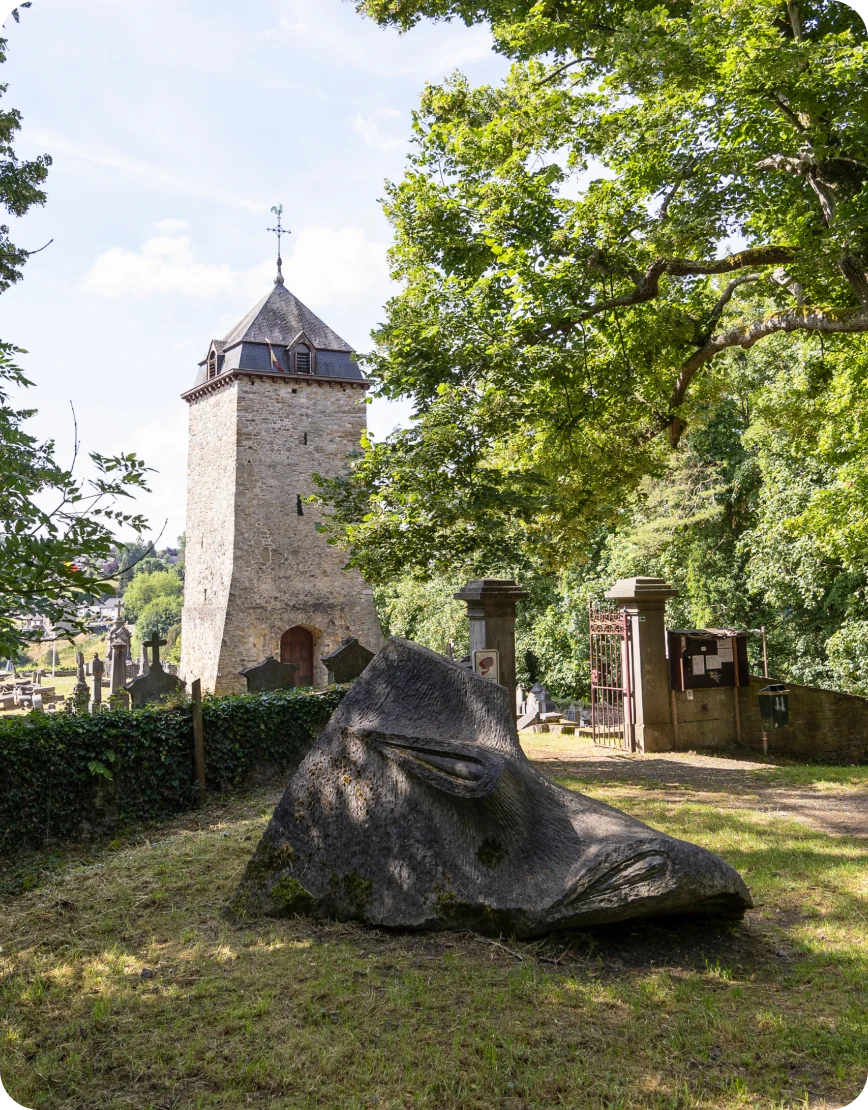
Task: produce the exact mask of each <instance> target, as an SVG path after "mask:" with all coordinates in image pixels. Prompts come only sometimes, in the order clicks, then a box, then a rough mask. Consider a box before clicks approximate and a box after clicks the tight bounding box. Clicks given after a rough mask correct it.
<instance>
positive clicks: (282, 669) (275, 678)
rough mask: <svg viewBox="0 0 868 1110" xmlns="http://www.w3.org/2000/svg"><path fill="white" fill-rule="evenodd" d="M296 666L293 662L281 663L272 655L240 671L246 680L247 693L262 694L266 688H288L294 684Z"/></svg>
mask: <svg viewBox="0 0 868 1110" xmlns="http://www.w3.org/2000/svg"><path fill="white" fill-rule="evenodd" d="M297 670H298V667H296V665H295V664H294V663H281V662H280V660H279V659H275V658H274V656H273V655H269V657H268V658H267V659H265V660H263V662H262V663H258V664H257V665H256V666H255V667H246V668H245V669H244V670H243V671H241V672H240V673H241V675H242V677H243V678H245V679H246V680H247V693H248V694H262V693H265V692H266V691H268V690H288V689H289V688H290V687H292V686H294V685H295V672H296V671H297Z"/></svg>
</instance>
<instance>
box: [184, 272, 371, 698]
mask: <svg viewBox="0 0 868 1110" xmlns="http://www.w3.org/2000/svg"><path fill="white" fill-rule="evenodd" d="M351 356H352V348H351V347H350V346H349V345H348V344H347V343H345V342H344V341H343V339H341V338H340V336H339V335H337V334H335V332H333V331H332V329H331V328H330V327H328V326H327V325H326V324H324V323H323V322H322V320H320V319H318V318H317V317H316V316H315V315H314V314H313V313H312V312H311V311H310V309H308V308H306V307H305V306H304V305H303V304H302V303H301V302H300V301H299V300H297V299H296V298H295V297H294V296H293V295H292V293H290V292H289V290H288V289H286V287H285V286H284V284H283V277H282V275H281V274H280V273H279V272H278V276H277V280H276V282H275V286H274V289H273V290H272V292H271V293H269V295H268V296H267V297H265V299H264V300H262V301H260V303H259V304H258V305H256V307H255V308H254V309H252V310H251V312H249V313H248V315H247V316H245V318H244V319H243V320H242V321H241V323H240V324H238V326H237V327H235V328H233V329H232V331H231V332H230V333H229V335H227V336H226V338H225V339H223V340H216V339H215V340H213V341H212V343H211V346H210V348H209V350H208V355H207V357H206V358H205V360H204V362H202V363H201V364H200V370H199V375H198V377H197V378H196V383H195V385H194V386H193V388H192V389H190V390H188V391H187V392H186V393H184V394H183V398H184V400H185V401H186V402H187V403H188V405H189V406H190V432H189V435H190V438H189V455H188V468H187V550H186V586H185V598H184V613H183V641H182V658H181V674H182V675H183V677H184V678H185V679H186V681H187V682H188V683H189V682H191V681H192V680H193V679H195V678H201V680H202V689H203V691H207V692H213V693H217V694H228V693H239V692H243V691H244V690H246V684H245V681H244V679H243V678H242V677H241V676H240V675H239V673H238V672H239V671H241V670H242V669H244V668H245V667H250V666H254V665H255V664H257V663H261V662H262V660H263V659H265V658H266V657H267V656H269V655H273V656H275V657H276V658H278V659H282V660H283V661H284V662H286V663H295V664H296V665H297V666H298V668H299V669H298V671H297V672H296V680H297V683H298V685H309V684H310V683H313V684H315V685H323V684H325V682H326V681H327V674H326V670H325V668H324V667H323V666H322V664H321V663H320V657H321V656H323V655H327V654H328V653H329V652H331V651H333V650H334V649H335V648H337V647H339V646H340V643H341V640H342V639H343V638H344V637H346V636H356V637H357V638H358V639H359V640H360V641H361V643H363V644H364V645H365V646H366V647H368V648H370V649H371V650H372V651H377V650H378V649H379V648H380V646H381V644H382V636H381V632H380V625H379V622H378V620H377V614H376V612H375V611H374V604H373V599H372V596H371V591H370V590H369V589H368V588H367V587H366V585H365V583H364V581H363V580H362V577H361V575H360V574H359V573H358V571H355V570H344V569H343V568H344V564H345V563H346V559H347V553H346V551H342V550H340V549H339V548H336V547H330V546H329V545H328V544H327V543H326V542H325V539H324V538H323V537H322V536H321V535H320V534H319V533H318V532H317V531H316V528H315V525H316V522H317V519H318V516H319V513H318V510H317V509H316V508H315V507H314V506H312V505H307V504H305V503H304V499H305V498H306V497H307V496H308V495H309V494H311V493H313V492H314V490H315V485H314V482H313V479H312V478H311V474H312V473H319V474H323V475H325V476H328V477H331V476H334V475H336V474H338V473H339V472H340V471H341V469H342V468H343V466H344V465H345V458H346V456H347V454H348V453H349V452H350V451H352V450H353V449H355V448H357V447H358V445H359V438H360V436H361V434H362V432H363V431H364V428H365V418H366V406H365V405H364V403H363V402H364V399H365V391H366V390H367V389H368V383H367V382H366V381H365V379H364V377H363V375H362V372H361V370H360V369H359V367H358V366H357V364H356V363H355V362H354V361H353V359H352V357H351Z"/></svg>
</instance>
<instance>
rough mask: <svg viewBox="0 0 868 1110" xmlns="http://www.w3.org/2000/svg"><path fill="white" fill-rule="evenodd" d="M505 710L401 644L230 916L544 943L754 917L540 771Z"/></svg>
mask: <svg viewBox="0 0 868 1110" xmlns="http://www.w3.org/2000/svg"><path fill="white" fill-rule="evenodd" d="M511 702H512V691H507V690H505V689H504V688H503V687H502V686H498V685H495V683H493V682H488V681H486V680H485V679H483V678H480V677H478V676H477V675H474V674H472V673H469V672H467V671H466V670H465V669H464V668H462V667H460V666H458V665H457V664H455V663H453V662H451V661H450V660H448V659H446V658H445V657H443V656H440V655H437V654H436V653H434V652H432V651H429V650H428V649H427V648H423V647H420V646H419V645H418V644H413V643H409V642H408V641H406V640H397V639H392V640H390V641H389V642H388V643H387V644H386V646H385V647H384V648H383V650H382V651H381V652H380V653H379V655H378V656H377V658H376V659H375V660H374V661H373V662H372V663H371V664H370V665H369V666H368V668H367V670H366V671H365V673H364V674H363V675H362V676H361V678H359V679H358V681H357V682H356V684H355V685H354V687H353V689H352V690H351V691H350V693H349V694H348V695H347V697H346V699H345V700H344V702H343V703H342V705H341V707H340V708H339V709H338V710H337V711H336V712H335V714H334V715H333V717H332V719H331V721H330V722H329V724H328V727H327V728H326V730H325V732H324V733H323V734H322V736H321V737H320V739H319V740H318V741H317V742H316V743H315V745H314V746H313V747H312V748H311V750H310V751H309V752H308V753H307V755H306V756H305V757H304V759H303V760H302V762H301V764H300V765H299V767H298V768H297V770H296V772H295V774H294V775H293V777H292V779H291V781H290V783H289V786H288V787H287V790H286V793H285V794H284V796H283V799H282V800H281V802H280V803H279V805H278V806H277V809H276V810H275V813H274V816H273V817H272V820H271V822H270V824H269V826H268V828H267V830H266V832H265V834H264V836H263V838H262V840H261V842H260V844H259V846H258V848H257V850H256V852H255V854H254V856H253V858H252V860H251V861H250V863H249V865H248V867H247V871H246V872H245V875H244V878H243V879H242V882H241V884H240V886H239V888H238V890H237V891H236V893H235V896H234V898H233V901H232V904H231V906H230V911H231V912H234V913H236V914H239V915H245V914H257V913H265V914H271V915H277V916H280V915H286V914H294V913H306V914H313V915H316V916H326V915H328V916H333V917H337V918H340V919H356V920H360V921H364V922H367V923H368V924H370V925H376V926H388V927H399V928H411V929H464V928H473V929H477V930H480V931H484V932H495V933H496V932H501V931H504V932H515V933H516V934H517V935H519V936H534V935H538V934H541V933H545V932H548V931H550V930H553V929H560V928H566V927H571V926H577V925H589V924H599V923H604V922H610V921H618V920H622V919H626V918H636V917H643V916H649V915H660V914H674V913H699V914H706V913H723V914H738V913H740V912H741V911H743V910H744V908H745V907H747V906H750V905H751V904H752V903H751V898H750V894H749V893H748V890H747V888H746V886H745V885H744V883H743V882H742V880H741V878H740V876H739V875H738V873H737V872H736V871H734V870H733V868H731V867H730V866H729V865H728V864H727V863H725V862H724V861H723V860H721V859H719V858H718V857H717V856H715V855H713V854H712V853H710V852H708V851H705V850H704V849H702V848H699V847H697V846H696V845H693V844H688V843H686V842H685V841H680V840H675V839H673V838H672V837H669V836H666V835H665V834H663V833H660V832H657V831H656V830H654V829H651V828H649V827H648V826H647V825H644V824H642V822H640V821H637V820H635V819H634V818H632V817H628V816H627V815H626V814H623V813H621V812H619V811H618V810H616V809H612V808H611V807H610V806H607V805H605V804H603V803H602V802H598V801H594V800H592V799H590V798H586V797H583V796H582V795H579V794H575V793H573V792H572V791H568V790H565V789H562V788H561V787H559V786H556V785H555V784H554V783H552V782H551V781H549V779H547V778H545V777H544V776H543V775H541V774H539V772H537V771H536V770H535V769H534V768H533V767H532V766H531V764H530V763H529V761H528V760H527V758H526V757H525V755H524V753H523V752H522V751H521V748H520V747H519V744H518V739H517V735H516V731H515V724H514V721H513V716H512V704H511Z"/></svg>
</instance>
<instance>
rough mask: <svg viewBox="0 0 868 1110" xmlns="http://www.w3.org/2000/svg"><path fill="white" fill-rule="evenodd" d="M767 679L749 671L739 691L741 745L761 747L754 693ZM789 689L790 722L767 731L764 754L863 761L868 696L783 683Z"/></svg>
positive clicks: (867, 746)
mask: <svg viewBox="0 0 868 1110" xmlns="http://www.w3.org/2000/svg"><path fill="white" fill-rule="evenodd" d="M775 681H778V680H776V679H773V678H755V677H754V676H753V675H751V680H750V688H749V689H748V688H747V687H742V690H741V701H740V705H741V720H742V737H743V739H742V746H743V747H745V748H750V749H752V750H754V751H756V750H760V751H761V750H762V718H761V717H760V711H759V700H758V698H757V694H758V693H759V691H760V690H761V689H762V688H763V687H764V686H768V685H769V684H770V683H772V682H775ZM786 687H787V689H788V690H789V692H790V727H789V728H782V729H776V730H774V731H772V732H770V733H769V734H768V748H769V755H783V756H790V757H792V758H793V759H810V760H821V761H824V762H828V763H866V762H868V698H859V697H855V696H854V695H853V694H841V693H838V692H837V691H835V690H820V689H818V688H817V687H815V686H797V685H795V684H794V683H791V682H788V683H787V684H786Z"/></svg>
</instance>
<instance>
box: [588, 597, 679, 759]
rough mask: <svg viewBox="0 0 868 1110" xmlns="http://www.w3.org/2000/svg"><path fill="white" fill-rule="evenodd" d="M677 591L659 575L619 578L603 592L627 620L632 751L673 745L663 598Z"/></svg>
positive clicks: (660, 749)
mask: <svg viewBox="0 0 868 1110" xmlns="http://www.w3.org/2000/svg"><path fill="white" fill-rule="evenodd" d="M677 593H678V591H677V590H675V589H673V588H672V586H670V585H669V584H668V583H667V582H665V581H664V580H663V579H662V578H622V579H621V580H620V581H618V582H616V583H615V585H614V586H613V587H612V588H611V590H609V592H608V593H607V594H606V597H608V598H611V599H612V600H613V601H615V602H617V604H618V606H619V607H620V608H621V609H624V610H625V611H626V613H627V616H628V617H629V620H630V626H631V637H632V639H631V650H632V663H633V691H634V692H633V699H634V704H635V717H636V750H637V751H640V752H668V751H671V750H672V748H673V745H674V737H673V730H672V698H671V696H670V690H669V662H668V660H667V658H666V623H665V617H664V610H665V607H666V601H667V599H668V598H670V597H675V596H676V594H677Z"/></svg>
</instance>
